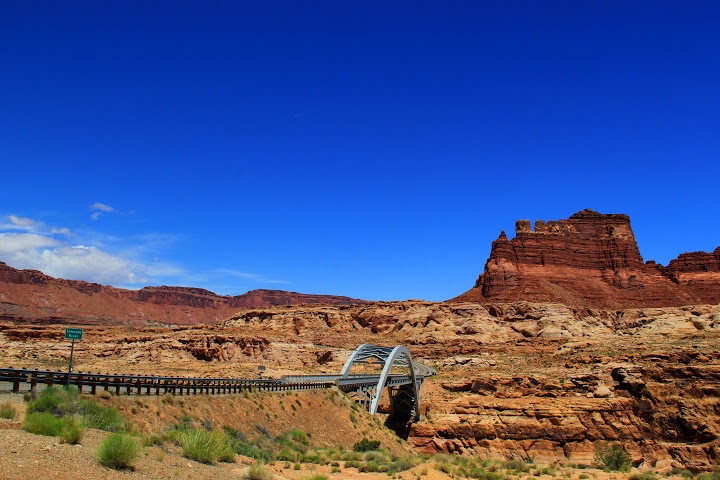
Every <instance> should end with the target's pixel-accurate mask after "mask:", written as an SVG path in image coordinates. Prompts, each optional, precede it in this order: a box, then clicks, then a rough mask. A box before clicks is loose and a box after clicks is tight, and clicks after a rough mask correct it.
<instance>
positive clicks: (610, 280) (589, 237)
mask: <svg viewBox="0 0 720 480" xmlns="http://www.w3.org/2000/svg"><path fill="white" fill-rule="evenodd" d="M488 300H491V301H504V302H514V301H531V302H559V303H565V304H569V305H589V306H594V307H607V308H630V307H643V306H644V307H661V306H679V305H695V304H707V303H720V247H718V248H717V249H716V250H715V251H714V252H713V253H705V252H694V253H686V254H682V255H680V256H679V257H678V258H677V259H675V260H672V261H671V262H670V264H669V265H668V266H667V267H664V266H662V265H659V264H657V263H655V262H653V261H650V262H643V259H642V256H641V255H640V251H639V249H638V246H637V243H636V241H635V236H634V234H633V231H632V228H631V226H630V218H629V217H628V216H627V215H620V214H601V213H597V212H594V211H592V210H583V211H581V212H578V213H576V214H574V215H572V216H571V217H570V218H569V219H567V220H558V221H550V222H544V221H542V220H539V221H537V222H535V228H534V230H533V229H531V228H530V221H528V220H519V221H518V222H517V223H516V226H515V237H514V238H513V239H512V240H508V238H507V236H506V234H505V232H501V233H500V236H499V237H498V239H497V240H495V241H494V242H493V243H492V249H491V252H490V257H489V259H488V261H487V263H486V264H485V269H484V271H483V273H482V274H481V275H480V277H479V278H478V279H477V282H476V283H475V287H474V288H472V289H471V290H469V291H468V292H465V293H464V294H462V295H460V296H459V297H457V298H455V299H453V300H451V301H476V302H486V301H488Z"/></svg>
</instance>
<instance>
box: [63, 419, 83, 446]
mask: <svg viewBox="0 0 720 480" xmlns="http://www.w3.org/2000/svg"><path fill="white" fill-rule="evenodd" d="M84 436H85V429H84V428H83V426H82V425H81V424H80V422H78V421H77V419H76V418H75V417H65V418H63V419H62V430H60V440H61V441H62V443H69V444H71V445H75V444H76V443H80V440H82V439H83V437H84Z"/></svg>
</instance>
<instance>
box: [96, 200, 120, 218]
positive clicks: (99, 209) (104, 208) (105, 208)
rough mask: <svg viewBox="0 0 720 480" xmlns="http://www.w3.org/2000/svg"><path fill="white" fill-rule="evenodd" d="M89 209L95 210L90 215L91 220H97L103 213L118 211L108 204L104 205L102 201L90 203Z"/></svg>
mask: <svg viewBox="0 0 720 480" xmlns="http://www.w3.org/2000/svg"><path fill="white" fill-rule="evenodd" d="M90 210H95V212H93V214H92V215H90V218H92V219H93V220H97V219H98V218H100V216H101V215H102V214H103V213H120V212H118V211H117V210H115V209H114V208H113V207H111V206H110V205H105V204H104V203H100V202H96V203H93V204H92V205H90Z"/></svg>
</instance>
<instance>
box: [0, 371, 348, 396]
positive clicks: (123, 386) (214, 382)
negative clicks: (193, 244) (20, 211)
mask: <svg viewBox="0 0 720 480" xmlns="http://www.w3.org/2000/svg"><path fill="white" fill-rule="evenodd" d="M0 382H7V383H11V384H12V390H13V391H14V392H19V391H20V386H21V385H23V386H28V387H29V388H30V389H33V388H35V387H37V386H38V385H47V386H52V385H74V386H76V387H78V389H79V390H80V391H83V389H84V388H86V387H87V388H89V391H90V393H93V394H95V393H96V391H97V389H98V387H100V388H101V389H103V390H106V391H114V392H115V394H117V395H120V394H121V393H126V394H128V395H129V394H131V393H135V394H146V395H151V394H155V395H160V393H171V394H174V395H191V394H195V395H198V394H205V395H215V394H223V393H238V392H241V391H244V390H263V391H285V390H306V389H317V388H330V387H332V386H333V385H335V382H334V381H332V380H327V381H315V382H309V381H308V382H302V381H296V382H282V381H280V380H274V379H252V378H200V377H175V376H149V375H115V374H108V373H88V372H72V373H70V374H69V375H68V373H67V372H58V371H51V370H28V369H15V368H0Z"/></svg>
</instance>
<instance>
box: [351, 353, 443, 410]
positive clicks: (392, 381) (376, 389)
mask: <svg viewBox="0 0 720 480" xmlns="http://www.w3.org/2000/svg"><path fill="white" fill-rule="evenodd" d="M376 362H377V364H379V365H382V366H383V368H382V372H381V373H380V375H379V376H377V382H375V380H376V379H375V377H376V376H375V375H367V374H357V375H352V374H351V370H352V368H353V366H355V365H359V364H365V365H367V364H373V363H376ZM395 367H400V368H407V369H408V370H409V372H408V373H404V374H399V375H398V374H392V373H391V371H392V369H393V368H395ZM435 374H436V372H435V370H433V369H432V368H430V367H427V366H425V365H423V364H421V363H417V362H414V361H413V359H412V354H411V353H410V350H408V348H407V347H406V346H404V345H397V346H396V347H383V346H379V345H373V344H371V343H364V344H362V345H360V346H359V347H358V348H356V349H355V350H354V351H353V352H352V354H350V357H349V358H348V359H347V361H346V362H345V365H344V366H343V368H342V370H341V371H340V377H339V379H338V380H337V384H338V386H339V387H340V388H341V389H343V390H346V391H350V390H353V389H354V390H356V393H357V396H358V400H359V401H360V402H361V403H362V404H363V405H364V406H365V408H367V410H368V412H370V414H372V415H375V414H376V413H377V410H378V406H379V404H380V399H381V398H382V393H383V390H384V389H385V388H387V389H388V393H389V396H390V415H391V416H399V417H400V416H409V418H412V419H413V420H417V419H418V418H419V417H420V388H421V387H422V382H423V380H424V379H425V377H427V376H431V375H435Z"/></svg>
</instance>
